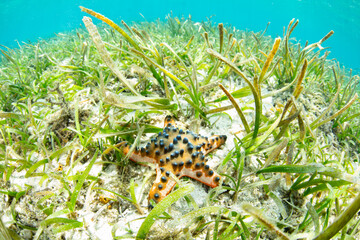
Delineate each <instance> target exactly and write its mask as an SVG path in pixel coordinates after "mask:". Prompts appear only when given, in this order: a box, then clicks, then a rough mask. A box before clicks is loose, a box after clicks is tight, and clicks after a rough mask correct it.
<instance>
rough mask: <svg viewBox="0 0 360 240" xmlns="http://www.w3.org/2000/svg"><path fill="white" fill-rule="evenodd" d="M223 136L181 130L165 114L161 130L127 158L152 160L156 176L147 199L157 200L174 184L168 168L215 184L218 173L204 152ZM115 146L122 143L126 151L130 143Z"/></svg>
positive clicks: (217, 144) (219, 144) (140, 160)
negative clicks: (208, 161)
mask: <svg viewBox="0 0 360 240" xmlns="http://www.w3.org/2000/svg"><path fill="white" fill-rule="evenodd" d="M226 138H227V137H226V135H214V136H211V137H204V136H201V135H199V134H195V133H193V132H191V131H188V130H187V131H184V130H183V129H179V128H177V127H176V125H175V121H174V119H173V118H172V117H171V116H167V117H166V118H165V121H164V129H163V131H162V132H159V134H158V135H157V136H156V137H154V138H152V139H151V141H150V142H148V143H147V144H146V145H145V147H141V148H139V147H136V148H135V150H134V151H133V152H132V153H131V154H130V156H129V159H130V160H132V161H134V162H138V163H141V162H149V163H153V164H155V166H156V179H155V182H154V184H153V186H152V187H151V190H150V193H149V200H150V199H153V200H154V201H155V202H159V201H161V200H162V199H163V198H164V197H166V196H167V195H168V194H169V192H170V191H171V189H172V188H173V187H174V186H175V184H176V182H175V181H174V180H173V179H172V178H171V177H170V173H171V172H172V173H173V174H175V176H177V177H178V178H181V177H184V176H187V177H190V178H193V179H195V180H197V181H199V182H202V183H203V184H205V185H207V186H210V187H217V186H218V185H219V182H220V178H221V177H220V175H219V174H217V173H216V172H214V171H213V170H212V169H211V168H210V166H209V165H207V164H206V162H207V159H205V155H206V154H208V153H209V152H211V151H213V150H215V149H217V148H218V147H220V146H221V145H223V144H224V143H225V141H226ZM116 147H122V148H121V149H122V151H123V153H124V154H128V152H129V150H130V148H131V145H130V144H128V143H127V142H121V143H119V144H117V145H116Z"/></svg>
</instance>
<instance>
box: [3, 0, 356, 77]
mask: <svg viewBox="0 0 360 240" xmlns="http://www.w3.org/2000/svg"><path fill="white" fill-rule="evenodd" d="M79 6H84V7H87V8H90V9H94V10H96V11H97V12H99V13H101V14H104V15H105V16H107V17H108V18H110V19H113V20H115V21H116V22H119V21H120V20H124V21H126V22H127V23H131V22H132V21H144V17H145V19H146V20H147V21H154V20H156V19H160V20H164V21H165V20H166V16H167V15H169V14H171V13H172V14H173V16H177V17H182V16H184V17H185V18H187V17H188V16H189V15H191V17H192V20H193V21H207V20H208V19H211V21H213V22H215V23H220V22H222V23H224V24H225V25H232V26H234V27H236V28H238V29H241V30H249V31H254V32H258V31H262V30H265V28H266V25H267V23H268V22H270V25H269V28H268V30H267V34H269V35H271V36H272V37H273V38H275V37H277V36H281V37H282V36H283V28H284V26H287V25H288V23H289V21H290V20H291V19H292V18H295V19H299V21H300V22H299V25H298V27H297V28H296V30H295V31H294V33H293V34H292V36H293V37H295V38H296V39H297V40H300V42H301V43H302V44H303V45H304V44H305V42H306V41H307V40H308V41H309V42H310V43H313V42H317V41H319V40H320V39H321V38H322V37H323V36H325V35H326V34H327V33H328V32H329V31H330V30H333V31H334V32H335V33H334V35H333V36H331V38H330V39H329V40H327V41H326V43H325V44H324V47H329V48H330V49H329V50H330V51H331V54H330V55H329V56H328V59H332V58H336V59H337V60H338V61H339V62H340V64H342V65H345V67H347V68H352V69H353V70H354V72H355V73H359V72H360V44H359V43H360V27H359V26H360V1H359V0H341V1H338V0H327V1H325V0H279V1H268V0H262V1H248V0H247V1H218V0H207V1H184V0H177V1H174V0H168V1H160V0H152V1H145V0H138V1H111V0H102V1H96V0H87V1H85V0H84V1H70V0H58V1H48V0H47V1H45V0H33V1H25V0H0V44H1V45H5V46H7V47H11V48H13V47H18V43H17V41H18V42H20V43H21V42H32V43H34V42H36V41H37V40H39V38H42V39H46V38H49V37H54V36H55V33H59V32H64V31H69V30H72V29H75V28H78V27H80V26H81V25H82V17H83V16H84V15H86V14H84V13H83V12H81V11H80V8H79ZM97 23H98V21H97Z"/></svg>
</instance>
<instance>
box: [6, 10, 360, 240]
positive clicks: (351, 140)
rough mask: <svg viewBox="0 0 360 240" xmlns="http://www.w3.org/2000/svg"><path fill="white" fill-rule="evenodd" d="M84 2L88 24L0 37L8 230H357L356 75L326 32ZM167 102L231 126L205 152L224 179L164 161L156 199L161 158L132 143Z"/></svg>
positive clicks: (233, 233)
mask: <svg viewBox="0 0 360 240" xmlns="http://www.w3.org/2000/svg"><path fill="white" fill-rule="evenodd" d="M81 10H82V11H83V12H84V18H83V22H84V26H85V27H83V28H80V29H76V30H74V31H71V32H67V33H61V34H58V35H57V36H56V37H54V38H51V39H47V40H41V41H39V42H37V43H36V44H26V43H25V44H22V45H20V46H19V48H17V49H10V48H6V47H2V48H1V52H2V53H1V63H0V107H1V110H0V125H1V127H0V177H1V180H0V199H1V200H0V219H1V221H0V237H1V239H214V240H215V239H317V240H324V239H331V238H332V239H360V227H359V224H360V215H359V209H360V194H359V183H360V175H359V174H360V173H359V172H360V166H359V154H360V151H359V146H360V128H359V123H360V120H359V116H360V112H359V110H360V104H359V99H358V94H357V92H358V83H359V76H357V75H353V74H352V71H351V70H350V69H346V68H345V67H340V66H339V63H337V62H336V60H329V59H327V56H328V54H329V51H328V49H327V48H326V40H327V39H328V38H329V37H331V35H332V34H333V32H332V31H331V32H329V33H328V34H327V35H326V36H324V37H323V38H322V39H320V40H319V41H318V42H315V43H308V42H307V43H305V44H304V45H301V44H300V43H299V42H297V41H296V40H295V39H293V38H292V37H291V34H292V32H293V31H296V26H297V25H298V24H301V23H299V22H298V21H297V20H295V19H293V20H291V21H290V23H289V24H288V25H287V26H286V27H284V33H283V36H282V37H278V38H276V39H273V38H271V37H269V36H267V35H266V29H265V30H264V31H262V32H251V31H242V30H238V29H236V28H234V27H231V26H226V25H225V26H224V25H223V24H221V23H220V24H215V23H213V22H211V21H204V22H193V21H192V19H191V17H189V18H177V17H174V16H172V15H169V16H168V17H167V19H166V21H160V20H159V21H155V22H147V21H145V22H141V23H133V24H131V25H130V24H129V25H128V24H127V23H125V22H123V21H122V22H120V23H118V24H116V23H114V22H113V21H111V20H110V19H108V18H106V17H105V16H103V15H101V14H99V13H96V12H94V11H92V10H89V9H87V8H83V7H81ZM95 18H97V19H100V20H101V21H102V23H101V24H98V25H95V24H93V22H92V20H93V19H95ZM284 24H286V23H284ZM168 115H170V116H172V117H173V118H174V119H176V122H177V126H178V127H179V128H181V129H184V130H191V131H193V132H195V133H200V134H201V135H205V136H211V135H216V134H219V135H220V134H221V135H226V136H227V140H226V143H225V144H224V145H223V146H222V147H220V148H219V149H217V150H216V151H213V152H211V153H210V154H208V155H207V157H208V164H209V165H210V167H211V168H212V169H214V170H215V171H216V172H217V173H218V174H220V175H221V180H220V184H219V186H217V187H215V188H211V187H208V186H205V185H204V184H202V183H199V182H197V181H194V180H193V179H191V178H187V177H184V178H181V179H178V178H177V177H176V176H175V175H171V176H170V178H172V179H173V180H174V181H176V182H177V185H176V187H175V188H174V189H173V190H172V191H171V192H170V194H169V195H167V196H166V197H165V198H164V199H163V200H162V201H160V202H159V203H157V204H155V203H154V202H152V201H151V202H150V203H151V204H152V207H151V208H149V207H148V206H149V200H148V193H149V191H150V187H151V186H152V184H153V182H154V181H155V168H156V166H154V164H137V163H135V162H132V161H129V156H130V154H131V152H133V151H136V148H137V147H141V146H144V143H146V142H148V141H149V140H150V138H153V137H154V136H155V135H157V134H158V133H159V132H161V131H163V127H164V123H163V122H164V118H165V117H166V116H168ZM121 141H127V142H129V143H131V144H132V147H131V148H130V152H129V154H123V151H122V148H121V147H117V146H118V145H116V144H118V143H119V142H121ZM155 165H156V164H155Z"/></svg>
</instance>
